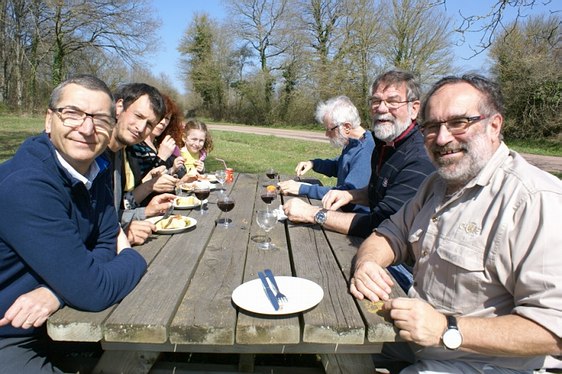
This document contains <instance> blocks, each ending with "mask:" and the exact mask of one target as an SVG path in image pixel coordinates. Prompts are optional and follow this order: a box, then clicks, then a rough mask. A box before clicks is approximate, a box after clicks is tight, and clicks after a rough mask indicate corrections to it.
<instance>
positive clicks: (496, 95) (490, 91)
mask: <svg viewBox="0 0 562 374" xmlns="http://www.w3.org/2000/svg"><path fill="white" fill-rule="evenodd" d="M456 83H467V84H469V85H471V86H472V87H474V88H475V89H476V90H477V91H478V92H480V93H481V94H482V95H483V96H484V100H483V102H481V103H480V111H481V112H482V114H485V115H492V114H494V113H499V114H501V115H503V114H504V105H503V96H502V93H501V90H500V87H499V85H498V84H497V83H495V82H493V81H491V80H489V79H488V78H486V77H484V76H482V75H479V74H465V75H463V76H461V77H457V76H448V77H444V78H442V79H440V80H439V81H437V83H435V84H434V85H433V87H431V89H430V90H429V92H428V93H427V94H426V96H425V100H423V103H422V107H421V111H420V114H421V117H422V122H423V121H425V119H426V118H427V113H426V112H427V102H428V101H429V99H430V98H431V96H433V94H435V92H437V91H438V90H439V89H440V88H441V87H443V86H446V85H448V84H456Z"/></svg>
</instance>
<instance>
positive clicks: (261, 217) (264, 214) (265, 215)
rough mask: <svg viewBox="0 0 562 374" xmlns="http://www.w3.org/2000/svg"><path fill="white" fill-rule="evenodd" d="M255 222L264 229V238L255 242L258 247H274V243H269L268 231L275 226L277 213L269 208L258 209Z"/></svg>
mask: <svg viewBox="0 0 562 374" xmlns="http://www.w3.org/2000/svg"><path fill="white" fill-rule="evenodd" d="M256 222H257V223H258V225H259V227H261V228H262V229H263V230H264V231H265V240H264V241H263V242H261V243H258V244H257V247H258V248H259V249H265V250H270V249H275V248H276V247H275V245H273V244H272V243H271V238H270V237H269V235H268V233H269V231H271V229H272V228H274V227H275V224H276V223H277V214H275V212H273V211H271V210H258V211H257V212H256Z"/></svg>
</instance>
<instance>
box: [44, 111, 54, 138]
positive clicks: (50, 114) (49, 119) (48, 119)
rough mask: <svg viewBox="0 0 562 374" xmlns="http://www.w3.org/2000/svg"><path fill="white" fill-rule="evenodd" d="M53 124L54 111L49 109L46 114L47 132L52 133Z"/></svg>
mask: <svg viewBox="0 0 562 374" xmlns="http://www.w3.org/2000/svg"><path fill="white" fill-rule="evenodd" d="M52 125H53V111H52V110H51V109H47V114H46V115H45V132H46V133H47V134H50V133H51V127H52Z"/></svg>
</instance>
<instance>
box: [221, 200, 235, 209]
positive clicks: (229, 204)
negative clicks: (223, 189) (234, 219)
mask: <svg viewBox="0 0 562 374" xmlns="http://www.w3.org/2000/svg"><path fill="white" fill-rule="evenodd" d="M217 206H218V207H219V209H220V210H222V211H223V212H230V211H231V210H232V209H234V200H219V201H218V202H217Z"/></svg>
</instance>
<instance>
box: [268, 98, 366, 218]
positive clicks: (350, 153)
mask: <svg viewBox="0 0 562 374" xmlns="http://www.w3.org/2000/svg"><path fill="white" fill-rule="evenodd" d="M316 120H317V121H318V122H319V123H320V124H322V125H323V126H324V128H325V130H326V136H327V137H328V139H330V143H331V144H332V146H334V147H337V148H341V149H342V152H341V154H340V155H339V156H338V157H336V158H333V159H314V160H309V161H302V162H299V163H298V165H297V167H296V168H295V172H296V174H297V177H299V179H300V177H301V176H302V175H303V174H305V173H306V172H307V171H309V170H311V169H312V170H314V171H315V172H317V173H320V174H323V175H327V176H329V177H337V184H336V186H335V187H330V186H322V185H318V184H310V183H305V182H301V181H294V180H287V181H283V182H279V188H280V191H281V193H283V194H284V195H300V196H308V197H309V198H311V199H318V200H320V199H322V197H324V195H325V194H326V193H327V192H328V191H330V190H331V189H337V190H352V189H357V188H363V187H365V186H366V185H367V184H368V183H369V178H370V176H371V173H370V170H365V169H367V168H369V161H370V159H371V155H372V153H373V149H374V148H375V142H374V140H373V135H372V134H371V132H370V131H366V130H365V129H364V128H363V127H362V126H361V117H360V116H359V111H358V110H357V108H356V107H355V105H353V103H352V102H351V100H350V99H349V98H348V97H347V96H336V97H333V98H331V99H329V100H327V101H326V102H321V103H319V104H318V105H317V107H316ZM342 210H345V211H347V212H352V211H353V212H358V213H367V212H368V211H369V208H368V206H366V205H354V204H350V205H346V206H344V207H342Z"/></svg>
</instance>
